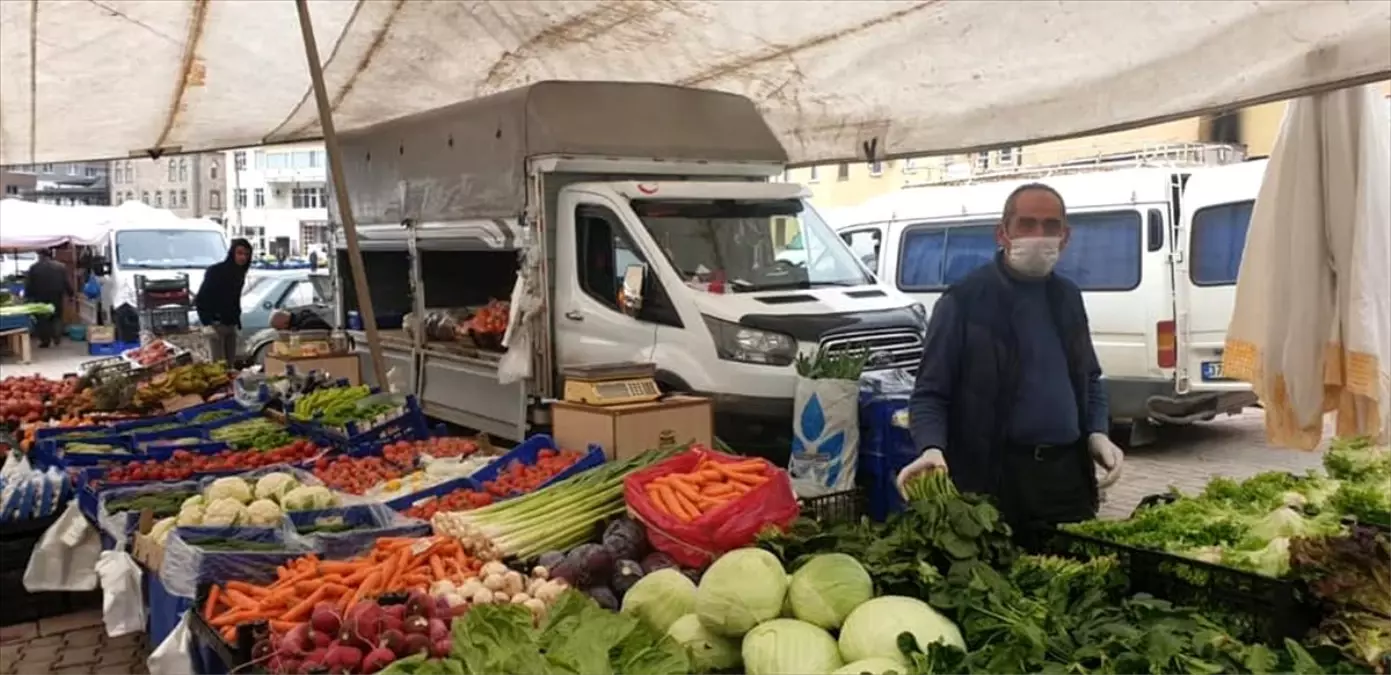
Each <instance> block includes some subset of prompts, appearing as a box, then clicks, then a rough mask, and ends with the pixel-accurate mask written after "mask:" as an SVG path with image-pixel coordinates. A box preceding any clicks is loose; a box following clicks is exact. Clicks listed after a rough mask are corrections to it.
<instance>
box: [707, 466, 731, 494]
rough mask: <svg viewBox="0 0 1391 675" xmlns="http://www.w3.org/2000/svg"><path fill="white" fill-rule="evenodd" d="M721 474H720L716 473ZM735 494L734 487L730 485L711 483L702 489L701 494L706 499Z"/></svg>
mask: <svg viewBox="0 0 1391 675" xmlns="http://www.w3.org/2000/svg"><path fill="white" fill-rule="evenodd" d="M716 473H719V472H716ZM733 493H734V486H733V485H730V484H729V483H711V484H709V485H706V486H705V487H703V488H701V489H700V494H702V495H704V496H706V497H718V496H720V495H728V494H733Z"/></svg>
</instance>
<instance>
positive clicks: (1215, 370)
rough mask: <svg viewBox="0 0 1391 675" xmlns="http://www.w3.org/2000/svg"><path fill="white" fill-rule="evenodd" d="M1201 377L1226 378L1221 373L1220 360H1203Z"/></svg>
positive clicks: (1209, 379) (1211, 378)
mask: <svg viewBox="0 0 1391 675" xmlns="http://www.w3.org/2000/svg"><path fill="white" fill-rule="evenodd" d="M1203 379H1204V380H1207V381H1213V380H1225V379H1227V378H1226V377H1225V376H1224V375H1223V373H1222V362H1221V361H1203Z"/></svg>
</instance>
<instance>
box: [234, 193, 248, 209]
mask: <svg viewBox="0 0 1391 675" xmlns="http://www.w3.org/2000/svg"><path fill="white" fill-rule="evenodd" d="M233 195H234V199H235V200H236V204H237V208H239V209H244V208H246V188H237V190H236V192H234V193H233Z"/></svg>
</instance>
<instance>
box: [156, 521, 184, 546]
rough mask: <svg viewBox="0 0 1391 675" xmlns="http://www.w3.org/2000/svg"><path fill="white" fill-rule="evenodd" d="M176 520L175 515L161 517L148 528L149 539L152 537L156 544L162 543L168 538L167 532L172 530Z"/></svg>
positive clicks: (176, 522)
mask: <svg viewBox="0 0 1391 675" xmlns="http://www.w3.org/2000/svg"><path fill="white" fill-rule="evenodd" d="M178 522H179V519H178V518H177V517H175V516H170V517H168V518H163V519H161V520H160V521H159V522H157V523H155V524H154V526H153V527H151V528H150V534H149V537H150V539H153V540H154V541H155V543H156V544H161V545H163V544H164V540H165V539H168V538H169V533H170V532H173V531H174V527H175V525H177V524H178Z"/></svg>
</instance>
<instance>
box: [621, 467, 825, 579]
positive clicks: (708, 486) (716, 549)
mask: <svg viewBox="0 0 1391 675" xmlns="http://www.w3.org/2000/svg"><path fill="white" fill-rule="evenodd" d="M623 494H624V499H625V500H626V501H627V503H628V510H629V511H630V512H631V513H632V514H633V517H635V518H637V519H638V520H640V521H642V522H643V524H645V525H646V526H647V538H648V540H650V541H651V543H652V546H653V548H656V549H657V550H659V551H661V552H663V553H666V554H667V555H669V556H671V557H672V558H673V559H674V560H676V562H678V563H680V564H682V565H684V566H687V567H702V566H704V565H706V564H708V563H709V562H710V561H711V560H713V559H714V558H716V557H718V556H719V555H720V554H722V553H724V552H725V551H729V550H733V549H736V548H740V547H742V546H748V545H749V544H750V543H752V542H753V540H754V537H756V536H758V533H759V532H762V531H763V530H764V529H766V528H768V527H770V526H771V527H777V528H779V529H783V528H786V527H787V526H788V525H790V524H791V523H792V521H794V520H796V519H797V516H798V515H799V514H800V512H801V507H800V506H799V505H798V504H797V495H796V494H795V493H793V491H792V481H791V479H789V478H788V477H787V473H786V472H784V471H782V470H781V469H779V468H777V467H775V466H773V465H772V464H771V463H769V462H768V461H767V460H763V459H757V458H750V457H736V456H734V455H726V454H723V453H719V452H715V451H713V450H710V449H708V448H705V447H702V446H699V445H697V446H693V447H692V449H691V450H690V451H688V452H684V453H682V454H680V455H677V456H675V457H672V458H671V459H669V460H667V461H665V462H661V463H660V464H655V465H653V466H650V467H648V468H646V469H643V470H641V471H638V472H635V473H633V474H632V475H630V476H628V477H627V478H626V479H624V481H623Z"/></svg>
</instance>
